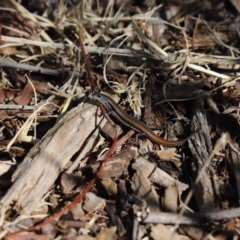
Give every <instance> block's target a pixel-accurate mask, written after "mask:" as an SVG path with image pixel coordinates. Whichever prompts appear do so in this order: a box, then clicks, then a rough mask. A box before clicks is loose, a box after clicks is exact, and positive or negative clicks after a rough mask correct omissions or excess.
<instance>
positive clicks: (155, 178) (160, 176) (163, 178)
mask: <svg viewBox="0 0 240 240" xmlns="http://www.w3.org/2000/svg"><path fill="white" fill-rule="evenodd" d="M139 167H140V168H141V169H144V174H145V175H146V176H148V177H149V178H150V180H151V181H152V182H153V183H155V184H158V185H160V186H162V187H168V186H172V185H173V186H177V188H178V191H179V194H181V193H182V192H183V191H185V190H186V189H187V188H188V185H187V184H185V183H182V182H180V181H177V180H175V179H174V178H172V177H171V176H170V175H168V174H167V173H166V172H164V171H163V170H161V169H160V168H158V167H157V166H156V165H154V164H152V163H150V162H148V161H147V160H146V159H145V158H143V157H139V158H137V159H136V160H135V162H134V163H133V168H134V169H137V168H139Z"/></svg>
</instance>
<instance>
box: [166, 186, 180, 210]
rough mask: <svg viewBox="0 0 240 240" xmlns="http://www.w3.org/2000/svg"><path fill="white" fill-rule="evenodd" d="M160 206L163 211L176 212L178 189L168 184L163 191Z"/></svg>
mask: <svg viewBox="0 0 240 240" xmlns="http://www.w3.org/2000/svg"><path fill="white" fill-rule="evenodd" d="M162 206H163V210H164V211H165V212H177V210H178V189H177V186H174V185H170V186H168V187H167V188H166V189H165V191H164V196H163V199H162Z"/></svg>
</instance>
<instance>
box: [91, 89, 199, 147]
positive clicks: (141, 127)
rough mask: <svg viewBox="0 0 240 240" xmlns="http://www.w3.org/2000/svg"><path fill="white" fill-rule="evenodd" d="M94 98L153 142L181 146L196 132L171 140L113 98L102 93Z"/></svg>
mask: <svg viewBox="0 0 240 240" xmlns="http://www.w3.org/2000/svg"><path fill="white" fill-rule="evenodd" d="M92 97H93V99H95V100H97V101H98V102H100V103H102V104H103V106H104V107H105V108H106V110H107V111H108V112H109V113H110V114H111V115H112V116H113V117H115V118H116V119H117V120H119V121H120V122H121V123H123V124H124V125H125V126H128V127H129V128H132V129H134V130H135V131H137V132H142V133H145V135H146V136H147V138H149V139H150V140H152V141H153V142H155V143H157V144H160V145H162V146H164V147H175V146H180V145H182V144H184V143H185V141H186V140H188V139H189V138H191V137H192V136H193V135H194V134H195V133H196V132H194V133H192V134H191V135H190V136H188V137H187V138H185V139H182V140H179V141H169V140H165V139H163V138H161V137H159V136H157V135H156V134H155V133H154V132H153V131H152V130H151V129H150V128H148V127H147V126H146V125H145V124H144V123H142V122H141V121H139V120H138V119H136V118H133V117H131V116H129V115H128V114H127V113H125V112H124V111H123V110H122V109H121V108H120V107H119V106H118V105H117V104H116V103H115V102H114V101H113V100H112V99H111V98H109V97H107V96H106V95H104V94H102V93H93V95H92Z"/></svg>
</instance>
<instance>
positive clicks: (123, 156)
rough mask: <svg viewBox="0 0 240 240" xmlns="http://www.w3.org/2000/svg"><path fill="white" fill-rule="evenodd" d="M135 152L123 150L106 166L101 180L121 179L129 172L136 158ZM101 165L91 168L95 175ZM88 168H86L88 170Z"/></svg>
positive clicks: (100, 175) (101, 174)
mask: <svg viewBox="0 0 240 240" xmlns="http://www.w3.org/2000/svg"><path fill="white" fill-rule="evenodd" d="M135 155H136V151H135V150H133V149H132V150H128V149H126V150H123V151H122V152H120V153H119V154H118V155H116V156H114V157H112V158H111V159H110V161H109V162H108V163H107V164H106V165H105V167H104V169H103V171H102V172H101V173H100V174H99V177H100V178H110V177H119V176H121V175H122V174H123V172H124V171H126V170H127V168H128V166H129V164H130V161H131V160H132V159H133V158H134V157H135ZM99 166H100V163H95V164H94V165H92V166H90V168H91V171H92V172H93V173H94V174H95V173H96V171H97V169H98V168H99ZM87 169H88V167H87V168H86V170H87Z"/></svg>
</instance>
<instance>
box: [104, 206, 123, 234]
mask: <svg viewBox="0 0 240 240" xmlns="http://www.w3.org/2000/svg"><path fill="white" fill-rule="evenodd" d="M106 211H107V213H108V215H109V218H110V220H111V222H112V225H113V226H116V227H117V232H118V235H119V236H120V237H123V236H124V235H125V234H126V233H127V230H126V229H125V227H124V225H123V223H122V220H121V218H120V217H119V215H118V214H117V209H116V205H113V204H108V205H106Z"/></svg>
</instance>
